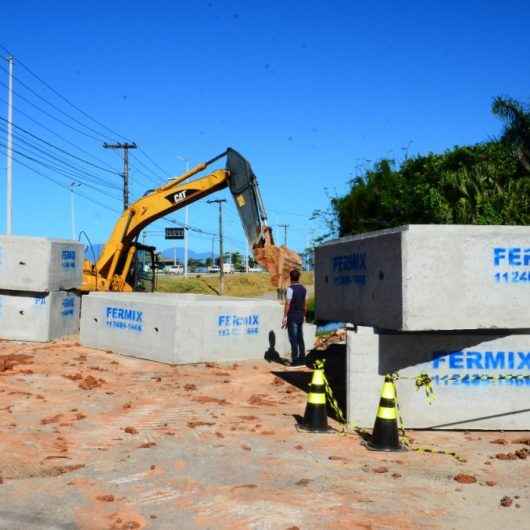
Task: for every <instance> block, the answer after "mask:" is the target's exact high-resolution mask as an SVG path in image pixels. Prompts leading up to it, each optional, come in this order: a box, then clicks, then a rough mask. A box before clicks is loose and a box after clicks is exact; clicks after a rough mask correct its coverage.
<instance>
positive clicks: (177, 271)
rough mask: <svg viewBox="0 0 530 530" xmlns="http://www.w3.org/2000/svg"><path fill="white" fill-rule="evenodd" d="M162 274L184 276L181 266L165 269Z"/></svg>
mask: <svg viewBox="0 0 530 530" xmlns="http://www.w3.org/2000/svg"><path fill="white" fill-rule="evenodd" d="M164 272H166V273H167V274H184V267H183V266H182V265H180V264H179V265H171V267H166V268H165V269H164Z"/></svg>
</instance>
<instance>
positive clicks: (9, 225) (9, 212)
mask: <svg viewBox="0 0 530 530" xmlns="http://www.w3.org/2000/svg"><path fill="white" fill-rule="evenodd" d="M13 61H14V59H13V56H11V55H10V56H9V57H8V58H7V62H8V71H9V79H8V83H7V85H8V88H7V153H6V155H7V156H6V158H7V161H6V173H7V174H6V185H7V190H6V234H7V235H11V233H12V231H13Z"/></svg>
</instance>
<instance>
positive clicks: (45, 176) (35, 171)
mask: <svg viewBox="0 0 530 530" xmlns="http://www.w3.org/2000/svg"><path fill="white" fill-rule="evenodd" d="M17 163H18V164H20V165H21V166H23V167H25V168H26V169H29V170H30V171H33V172H34V173H36V174H37V175H40V176H41V177H43V178H45V179H47V180H49V181H51V182H53V183H54V184H56V185H57V186H60V187H61V188H64V189H65V190H67V191H70V187H69V186H68V185H66V184H62V183H61V182H59V181H57V180H55V179H54V178H52V177H50V176H49V175H45V174H44V173H42V172H41V171H39V170H37V169H35V168H32V167H31V166H28V165H27V164H25V163H24V162H21V161H20V160H18V161H17ZM73 193H75V194H76V195H79V196H80V197H83V198H84V199H86V200H87V201H89V202H92V203H93V204H96V205H98V206H101V207H102V208H105V209H107V210H110V211H112V212H115V213H121V212H120V211H119V210H116V209H115V208H112V206H108V205H107V204H104V203H102V202H99V201H98V200H96V199H94V198H93V197H89V196H88V195H85V194H84V193H81V192H80V191H73Z"/></svg>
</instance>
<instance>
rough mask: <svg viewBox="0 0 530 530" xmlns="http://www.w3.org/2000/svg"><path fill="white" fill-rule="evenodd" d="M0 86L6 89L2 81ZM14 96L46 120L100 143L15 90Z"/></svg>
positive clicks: (99, 140)
mask: <svg viewBox="0 0 530 530" xmlns="http://www.w3.org/2000/svg"><path fill="white" fill-rule="evenodd" d="M0 85H2V86H3V87H5V88H7V85H6V84H5V83H3V82H2V81H0ZM13 92H14V94H15V95H17V97H18V98H19V99H21V100H22V101H25V102H26V103H27V104H28V105H31V106H32V107H33V108H35V109H37V110H38V111H40V112H42V114H45V115H46V116H48V118H51V119H52V120H55V121H57V122H59V123H61V124H62V125H64V126H65V127H68V128H69V129H72V130H73V131H75V132H77V133H79V134H82V135H84V136H86V137H87V138H90V139H92V140H96V142H101V139H100V138H98V137H96V136H93V135H92V134H88V133H86V132H84V131H81V130H79V129H77V128H76V127H74V126H73V125H70V124H69V123H66V122H65V121H64V120H61V118H57V117H56V116H54V115H53V114H50V113H49V112H48V111H47V110H44V109H43V108H41V107H39V106H38V105H35V103H33V102H32V101H31V100H29V99H28V98H27V97H25V96H22V95H21V94H19V93H18V92H16V91H15V90H14V91H13Z"/></svg>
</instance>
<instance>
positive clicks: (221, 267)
mask: <svg viewBox="0 0 530 530" xmlns="http://www.w3.org/2000/svg"><path fill="white" fill-rule="evenodd" d="M223 202H226V199H215V200H211V201H208V204H214V203H215V204H218V205H219V294H220V295H222V294H223V292H224V280H225V278H224V277H225V271H224V259H223Z"/></svg>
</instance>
